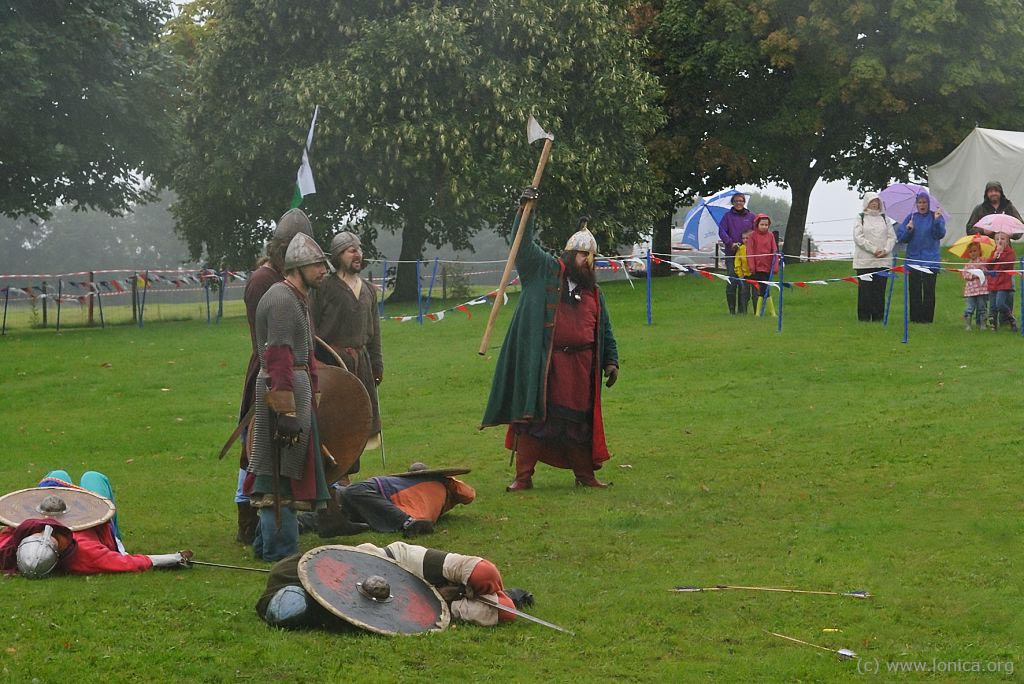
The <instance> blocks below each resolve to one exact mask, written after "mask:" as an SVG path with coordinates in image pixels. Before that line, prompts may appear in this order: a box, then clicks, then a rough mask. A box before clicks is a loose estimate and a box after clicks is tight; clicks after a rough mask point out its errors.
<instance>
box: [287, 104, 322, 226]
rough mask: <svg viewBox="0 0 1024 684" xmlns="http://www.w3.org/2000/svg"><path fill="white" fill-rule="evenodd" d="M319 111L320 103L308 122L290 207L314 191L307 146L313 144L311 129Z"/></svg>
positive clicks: (295, 205)
mask: <svg viewBox="0 0 1024 684" xmlns="http://www.w3.org/2000/svg"><path fill="white" fill-rule="evenodd" d="M319 112H320V105H317V106H316V107H315V108H314V109H313V120H312V121H310V122H309V133H307V134H306V146H305V147H303V148H302V164H300V165H299V171H298V173H296V174H295V195H294V196H293V197H292V209H295V208H296V207H298V206H299V205H301V204H302V199H303V198H304V197H305V196H306V195H312V194H315V193H316V183H314V182H313V167H312V166H310V165H309V148H311V147H312V146H313V129H314V128H315V127H316V115H317V114H318V113H319Z"/></svg>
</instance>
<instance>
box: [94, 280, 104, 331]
mask: <svg viewBox="0 0 1024 684" xmlns="http://www.w3.org/2000/svg"><path fill="white" fill-rule="evenodd" d="M93 287H94V288H96V306H97V307H99V310H100V327H101V328H106V327H107V322H106V321H105V320H103V296H102V295H101V294H100V286H99V285H93Z"/></svg>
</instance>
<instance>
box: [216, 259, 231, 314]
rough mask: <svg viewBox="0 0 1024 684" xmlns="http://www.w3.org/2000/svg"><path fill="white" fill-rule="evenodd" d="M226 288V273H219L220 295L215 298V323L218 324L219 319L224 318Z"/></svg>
mask: <svg viewBox="0 0 1024 684" xmlns="http://www.w3.org/2000/svg"><path fill="white" fill-rule="evenodd" d="M227 287H228V272H227V271H221V272H220V292H218V294H219V295H220V296H219V297H217V323H220V319H222V318H224V290H226V289H227Z"/></svg>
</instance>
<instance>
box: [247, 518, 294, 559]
mask: <svg viewBox="0 0 1024 684" xmlns="http://www.w3.org/2000/svg"><path fill="white" fill-rule="evenodd" d="M280 508H281V524H280V525H278V524H277V516H276V513H275V511H274V507H273V506H265V507H263V508H261V509H260V521H259V523H257V525H256V538H255V539H253V542H252V552H253V555H254V556H256V557H257V558H262V559H263V560H265V561H279V560H281V559H282V558H287V557H288V556H290V555H292V554H293V553H298V552H299V519H298V518H296V517H295V511H293V510H292V509H291V507H290V506H281V507H280Z"/></svg>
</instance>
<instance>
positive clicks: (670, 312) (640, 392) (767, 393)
mask: <svg viewBox="0 0 1024 684" xmlns="http://www.w3.org/2000/svg"><path fill="white" fill-rule="evenodd" d="M848 268H849V267H848V264H837V263H833V264H822V265H815V266H794V267H790V268H787V277H788V278H792V279H794V280H795V279H805V280H811V279H814V278H818V277H825V276H831V275H846V274H847V273H849V270H848ZM723 289H724V286H723V285H722V284H721V283H718V282H714V283H711V282H708V281H705V280H703V279H697V278H673V279H668V280H662V281H656V283H655V296H654V325H653V326H651V327H648V326H646V325H645V322H646V321H645V311H644V290H643V288H642V287H637V288H636V289H635V290H634V289H630V287H629V286H628V285H627V284H624V283H615V284H613V285H610V286H609V287H607V288H606V290H607V295H608V301H609V307H610V310H611V314H612V320H613V323H614V324H615V331H616V335H617V337H618V340H619V348H620V350H621V356H622V359H621V363H622V374H621V376H620V380H619V383H618V384H617V385H616V386H615V387H614V388H613V389H612V390H609V391H607V393H606V394H605V420H606V424H607V428H608V433H609V444H610V446H611V449H612V452H613V454H614V456H613V459H612V460H611V461H610V462H609V463H608V465H607V466H606V468H605V469H604V470H603V471H601V473H600V476H601V477H602V478H605V479H608V480H612V481H614V483H615V486H614V487H613V488H612V489H611V490H608V491H581V490H577V489H575V488H574V487H573V486H572V478H571V475H570V474H568V473H567V472H565V471H558V470H554V469H550V468H547V469H542V470H539V471H538V474H537V476H536V478H535V482H536V485H537V486H536V489H534V490H533V491H532V492H528V493H523V494H518V495H510V494H506V493H504V491H503V489H504V486H505V484H507V482H508V481H509V480H510V478H511V470H510V468H509V466H508V455H507V453H506V452H504V451H503V449H502V437H503V435H502V434H501V432H500V431H499V430H488V431H484V432H480V431H478V430H477V422H478V420H479V418H480V415H481V413H482V410H483V404H484V402H485V400H486V395H487V391H488V388H489V382H490V375H491V373H492V371H493V367H494V357H493V356H492V357H489V358H487V359H486V360H484V359H481V358H479V357H478V356H477V355H476V352H475V349H476V345H477V344H478V342H479V339H480V334H481V332H482V328H483V324H484V321H485V319H486V315H485V313H486V312H485V311H484V308H483V307H477V308H475V309H474V310H473V311H474V313H475V315H474V317H473V318H472V320H466V319H465V318H464V317H458V316H455V315H452V316H451V317H449V318H447V319H446V320H444V321H443V322H440V323H428V324H427V325H424V326H422V327H421V326H418V325H416V324H414V323H402V324H399V323H391V322H389V323H386V324H385V326H384V348H385V359H386V365H387V372H386V378H385V382H384V384H383V385H382V387H381V390H382V412H383V416H384V421H385V434H386V438H387V446H388V458H389V463H388V468H387V469H386V470H388V471H394V470H397V469H400V468H404V467H405V466H406V465H407V464H408V463H409V462H411V461H415V460H423V461H426V462H428V463H431V464H436V465H466V466H470V467H472V468H473V469H474V470H473V473H472V474H471V475H469V476H467V480H468V481H469V482H470V483H471V484H473V485H474V486H475V487H476V488H477V492H478V499H477V501H476V502H475V503H473V504H472V505H470V506H467V507H462V508H460V509H458V510H456V511H455V512H453V513H452V514H450V515H449V516H448V517H447V518H446V519H445V520H444V521H443V522H442V523H441V524H440V525H439V528H438V532H437V533H436V534H435V535H433V537H429V538H427V540H426V543H427V544H429V545H433V546H436V547H439V548H445V549H449V550H456V551H460V552H464V553H478V554H481V555H485V556H487V557H489V558H491V559H493V560H494V561H495V562H496V563H497V564H498V566H499V567H500V568H501V570H502V572H503V574H504V577H505V580H506V583H507V584H509V585H511V586H524V587H527V588H529V589H531V590H532V591H533V592H534V593H535V594H536V596H537V605H536V606H535V608H534V609H533V610H534V612H535V613H536V614H537V615H538V616H540V617H543V618H546V619H548V620H552V621H554V622H557V623H559V624H562V625H565V626H567V627H569V628H571V629H574V630H575V631H576V636H575V637H569V636H567V635H563V634H559V633H556V632H552V631H548V630H546V629H544V628H542V627H539V626H537V625H532V624H529V623H525V622H517V623H516V624H513V625H509V626H506V627H502V628H498V629H492V630H488V629H483V628H477V627H466V626H459V627H455V628H453V629H452V630H450V631H449V632H447V633H443V634H439V635H433V636H430V637H427V638H406V639H387V638H382V637H376V636H370V635H366V636H338V635H333V634H326V633H320V632H305V633H289V632H284V631H277V630H273V629H269V628H267V627H266V626H265V625H264V624H263V623H262V622H261V621H260V620H259V619H258V618H257V617H256V614H255V611H254V609H253V607H254V604H255V601H256V599H257V597H258V596H259V594H260V593H261V590H262V586H263V582H264V578H263V577H262V576H260V575H258V574H256V573H244V572H236V571H230V570H220V569H215V568H199V567H197V568H194V569H192V570H190V571H180V572H152V573H146V574H143V575H139V576H96V577H91V578H74V577H60V578H51V579H48V580H46V581H41V582H29V581H26V580H24V579H21V578H10V579H2V580H0V587H2V589H0V591H2V592H3V597H4V603H5V605H6V606H7V608H6V611H5V613H6V614H5V615H4V618H3V622H2V625H3V629H2V631H0V672H2V673H3V680H4V681H10V682H22V681H26V682H27V681H40V682H56V681H67V680H68V678H69V677H72V676H73V677H74V679H76V680H81V681H109V682H120V681H130V682H151V681H164V680H175V681H203V682H267V681H271V682H278V681H280V682H294V681H317V682H335V681H353V680H357V681H362V682H391V681H395V682H403V681H409V682H416V681H432V680H433V681H438V680H439V681H490V682H504V681H524V682H539V681H569V682H577V681H579V682H583V681H586V682H590V683H593V682H604V681H623V682H633V681H651V682H661V681H715V682H781V681H785V682H792V681H802V682H832V681H843V680H850V679H858V678H864V679H872V678H874V679H877V680H884V681H890V680H893V679H898V680H904V681H917V680H926V681H940V682H944V681H957V682H959V681H971V680H974V681H986V682H992V681H1004V680H1011V679H1014V678H1019V677H1020V674H1019V672H1018V671H1017V670H1019V669H1021V668H1024V648H1022V645H1021V643H1022V642H1021V637H1022V635H1024V628H1022V622H1021V619H1020V614H1021V611H1022V609H1024V597H1022V588H1021V587H1022V584H1024V583H1022V579H1024V573H1022V570H1021V543H1022V541H1024V522H1022V520H1024V516H1022V514H1024V493H1022V492H1024V475H1022V468H1021V465H1020V459H1021V455H1020V449H1019V444H1020V441H1021V434H1020V421H1019V419H1018V417H1017V415H1016V413H1015V411H1016V409H1015V408H1014V407H1015V406H1016V397H1019V396H1020V394H1021V389H1022V387H1021V385H1022V383H1021V377H1020V374H1019V367H1020V362H1019V358H1020V351H1021V350H1022V349H1024V339H1021V338H1020V337H1019V336H1014V335H1011V334H1010V333H1009V332H1001V333H991V332H973V333H967V332H965V331H964V330H963V329H962V322H961V319H960V314H961V310H962V308H961V307H962V299H961V297H960V283H959V282H958V280H957V279H956V278H955V277H954V276H949V275H946V274H944V275H942V276H940V281H939V307H938V311H937V315H936V323H935V324H933V325H931V326H915V327H913V328H912V329H911V334H910V343H909V344H906V345H904V344H901V343H900V339H901V329H900V326H898V325H891V326H890V327H889V328H888V329H884V328H882V327H881V326H880V325H867V324H859V323H858V322H857V321H856V316H855V298H856V291H855V286H853V285H850V284H847V283H838V284H834V285H830V286H827V287H812V288H807V289H805V290H790V291H787V292H786V305H785V313H786V318H785V330H784V331H783V333H782V334H778V333H776V332H775V322H774V320H771V319H767V318H766V319H763V320H759V319H755V318H753V317H748V318H740V317H729V316H728V315H726V314H725V312H724V309H725V301H724V299H725V298H724V294H723ZM894 313H895V317H896V318H897V319H901V314H900V311H899V307H898V306H897V307H895V308H894ZM509 317H510V310H507V311H505V312H504V313H503V315H502V317H501V321H502V325H505V324H507V321H508V320H509ZM495 339H496V340H500V339H501V335H500V332H499V334H497V335H496V336H495ZM248 343H249V342H248V335H247V332H246V329H245V322H244V320H243V319H238V318H231V319H226V320H225V321H224V322H223V323H222V324H220V325H219V326H208V325H206V323H205V321H184V322H167V323H159V324H153V325H147V326H146V327H145V328H144V329H141V330H140V329H137V328H132V327H114V328H108V329H107V330H85V329H78V330H72V331H69V332H67V333H66V334H63V335H60V336H57V335H55V334H54V332H53V331H52V330H49V331H18V332H17V333H15V334H14V335H9V336H8V337H6V338H3V339H0V392H2V397H3V402H2V406H3V409H2V411H0V435H2V436H3V439H2V458H0V489H2V490H4V491H7V490H12V489H17V488H22V487H26V486H31V485H32V484H34V482H35V481H37V480H38V479H39V478H40V477H41V476H42V475H43V474H44V473H45V472H46V471H47V470H49V469H52V468H57V467H63V468H67V469H68V470H70V471H71V472H72V474H74V475H75V476H77V475H79V474H80V473H81V472H82V471H83V470H86V469H97V470H102V471H104V472H106V473H107V474H109V475H110V476H111V479H112V480H113V482H114V485H115V487H116V489H117V496H118V507H119V510H120V512H121V513H120V515H121V526H122V529H123V530H124V531H125V543H126V545H127V546H128V548H129V550H131V551H134V552H142V553H145V552H149V553H159V552H168V551H173V550H177V549H179V548H183V547H188V548H191V549H193V550H194V551H195V553H196V558H197V559H200V560H207V561H214V562H223V563H234V564H249V563H255V562H254V561H252V560H251V552H250V550H249V549H247V548H244V547H241V546H239V545H237V544H235V543H234V542H233V537H234V524H235V520H234V505H233V503H232V494H233V491H234V482H235V475H236V472H237V470H236V467H235V462H234V461H233V460H231V459H225V460H224V461H220V462H218V461H217V460H216V453H217V451H218V449H219V447H220V445H221V443H222V442H223V440H224V439H225V438H226V436H227V435H228V433H230V431H231V429H232V428H233V426H234V423H233V421H234V418H235V415H236V410H237V404H238V398H239V397H238V395H239V392H240V390H241V384H242V375H243V371H244V367H245V363H246V358H247V355H248V349H247V348H248ZM627 466H628V467H627ZM384 471H385V469H384V468H382V466H381V463H380V459H379V452H371V453H369V454H368V455H367V457H366V458H364V467H363V473H362V474H363V475H366V476H370V475H374V474H379V473H381V472H384ZM357 539H358V540H359V541H372V542H375V543H380V544H384V543H387V542H388V541H390V540H391V537H389V536H388V535H381V534H367V535H363V536H361V537H358V538H357ZM303 543H304V545H305V546H306V547H313V546H316V545H317V544H318V540H317V539H316V538H313V537H305V538H304V539H303ZM719 583H729V584H753V585H762V586H786V587H798V588H805V589H826V590H828V589H834V590H840V591H847V590H853V589H867V590H869V591H870V592H871V593H872V594H873V595H874V598H872V599H869V600H866V601H864V600H857V599H852V598H838V597H829V596H803V595H793V594H764V593H750V592H719V593H703V594H673V593H670V592H669V589H671V588H672V587H673V586H675V585H679V584H693V585H714V584H719ZM768 630H770V631H775V632H781V633H783V634H787V635H790V636H793V637H796V638H799V639H804V640H807V641H811V642H814V643H818V644H822V645H825V646H830V647H833V648H850V649H852V650H854V651H856V652H857V653H859V654H860V655H861V660H860V662H861V663H862V668H863V664H868V669H871V667H873V665H874V663H875V662H877V663H878V665H879V667H880V669H881V674H879V675H877V676H876V675H873V674H863V675H859V674H858V661H846V662H843V661H840V660H838V659H837V658H836V657H835V656H834V655H831V654H828V653H824V652H821V651H816V650H814V649H812V648H809V647H805V646H800V645H796V644H792V643H789V642H786V641H783V640H781V639H778V638H776V637H773V636H771V635H769V634H767V631H768ZM826 630H839V631H826ZM876 659H877V660H876ZM975 661H976V662H978V663H979V665H978V667H980V668H981V669H982V670H983V671H982V672H981V673H975V674H972V673H963V672H955V671H954V672H950V671H949V670H950V669H951V667H955V666H951V665H948V664H947V663H950V662H964V663H966V664H964V665H961V666H960V667H963V668H970V667H974V665H972V664H971V663H973V662H975ZM890 662H891V663H910V662H920V663H923V664H924V665H926V666H928V667H934V665H933V663H938V667H937V669H939V670H943V671H940V672H932V673H928V674H903V675H896V674H887V673H886V667H887V663H890ZM989 663H992V665H989ZM1007 663H1012V664H1010V665H1007ZM997 664H999V665H998V666H999V667H1001V668H1002V672H1000V673H991V672H985V671H984V670H985V668H986V667H992V668H995V667H997ZM1014 666H1016V668H1017V669H1016V670H1014V672H1013V674H1012V675H1010V674H1008V673H1007V672H1006V670H1007V669H1008V668H1013V667H1014Z"/></svg>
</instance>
